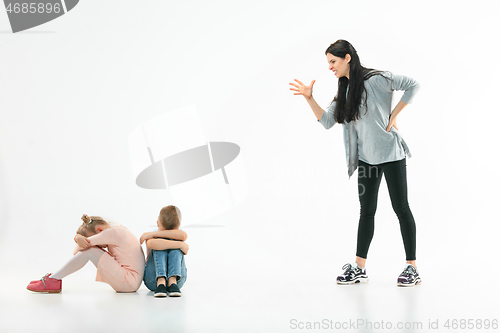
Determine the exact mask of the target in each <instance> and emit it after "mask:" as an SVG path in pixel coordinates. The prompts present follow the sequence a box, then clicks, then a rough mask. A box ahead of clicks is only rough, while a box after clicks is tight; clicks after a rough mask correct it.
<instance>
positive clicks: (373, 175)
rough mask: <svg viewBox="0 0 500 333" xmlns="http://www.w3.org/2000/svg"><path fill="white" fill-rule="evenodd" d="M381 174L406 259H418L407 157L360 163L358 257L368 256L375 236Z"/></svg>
mask: <svg viewBox="0 0 500 333" xmlns="http://www.w3.org/2000/svg"><path fill="white" fill-rule="evenodd" d="M382 174H384V175H385V180H386V182H387V188H388V189H389V196H390V197H391V203H392V208H393V209H394V211H395V212H396V215H397V216H398V219H399V226H400V228H401V235H402V236H403V243H404V247H405V252H406V260H416V257H415V249H416V228H415V220H414V219H413V214H412V213H411V210H410V206H409V205H408V191H407V183H406V158H404V159H402V160H399V161H394V162H387V163H382V164H377V165H371V164H367V163H365V162H363V161H361V160H360V161H359V164H358V195H359V203H360V205H361V210H360V217H359V226H358V245H357V249H356V256H358V257H361V258H366V257H367V254H368V248H369V247H370V243H371V241H372V238H373V230H374V220H375V211H376V210H377V197H378V189H379V187H380V181H381V180H382Z"/></svg>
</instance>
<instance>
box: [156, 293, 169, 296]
mask: <svg viewBox="0 0 500 333" xmlns="http://www.w3.org/2000/svg"><path fill="white" fill-rule="evenodd" d="M155 297H167V293H155Z"/></svg>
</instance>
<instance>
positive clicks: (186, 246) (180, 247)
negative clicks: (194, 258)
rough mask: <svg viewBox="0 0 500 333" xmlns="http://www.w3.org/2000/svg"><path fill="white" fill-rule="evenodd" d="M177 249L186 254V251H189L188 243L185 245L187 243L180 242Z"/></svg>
mask: <svg viewBox="0 0 500 333" xmlns="http://www.w3.org/2000/svg"><path fill="white" fill-rule="evenodd" d="M179 250H181V251H182V253H184V255H186V254H188V251H189V245H187V243H184V242H181V245H180V246H179Z"/></svg>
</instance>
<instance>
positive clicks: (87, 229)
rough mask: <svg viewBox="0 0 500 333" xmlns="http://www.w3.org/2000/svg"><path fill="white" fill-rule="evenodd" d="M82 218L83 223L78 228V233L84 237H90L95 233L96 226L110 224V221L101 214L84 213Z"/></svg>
mask: <svg viewBox="0 0 500 333" xmlns="http://www.w3.org/2000/svg"><path fill="white" fill-rule="evenodd" d="M82 220H83V223H82V225H81V226H80V227H79V228H78V230H77V231H76V233H77V234H79V235H82V236H83V237H90V236H92V235H95V234H96V231H95V228H96V227H97V226H99V225H107V226H109V224H108V222H106V221H104V219H103V218H102V217H99V216H88V215H87V214H83V216H82Z"/></svg>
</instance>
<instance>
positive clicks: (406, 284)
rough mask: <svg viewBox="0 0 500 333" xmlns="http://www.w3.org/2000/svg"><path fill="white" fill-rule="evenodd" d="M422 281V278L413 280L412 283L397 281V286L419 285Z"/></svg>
mask: <svg viewBox="0 0 500 333" xmlns="http://www.w3.org/2000/svg"><path fill="white" fill-rule="evenodd" d="M421 283H422V279H418V280H417V281H415V282H413V283H401V282H398V287H414V286H416V285H419V284H421Z"/></svg>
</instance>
